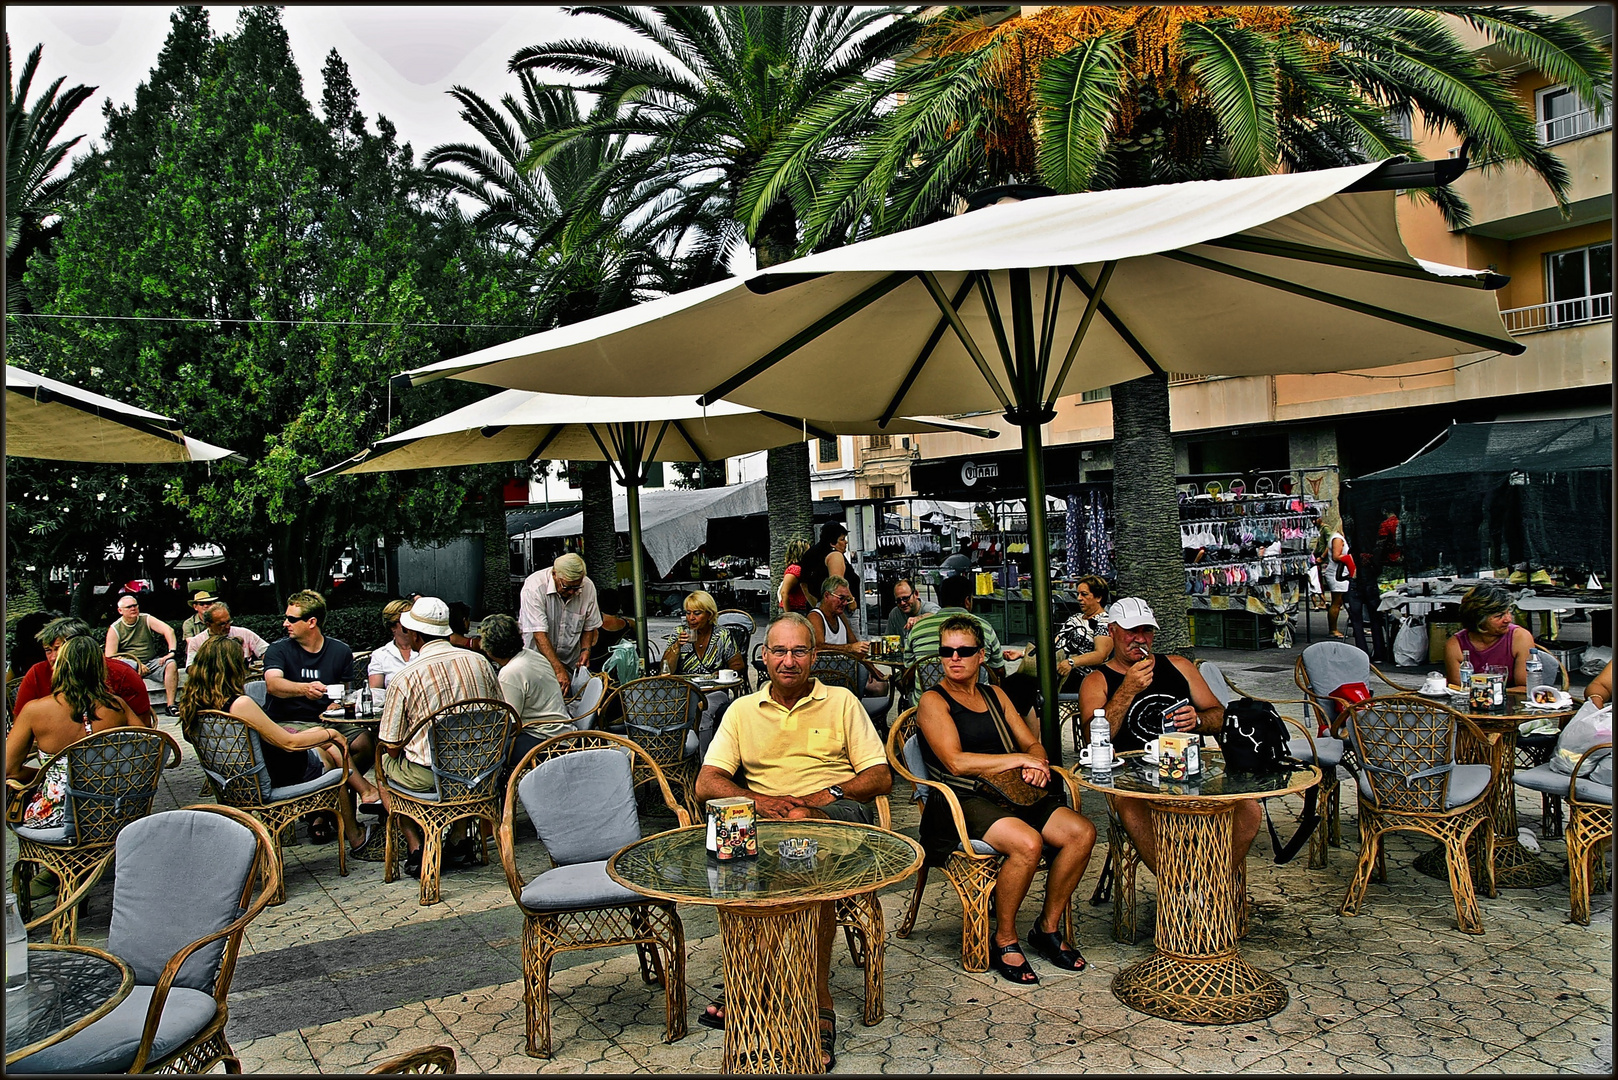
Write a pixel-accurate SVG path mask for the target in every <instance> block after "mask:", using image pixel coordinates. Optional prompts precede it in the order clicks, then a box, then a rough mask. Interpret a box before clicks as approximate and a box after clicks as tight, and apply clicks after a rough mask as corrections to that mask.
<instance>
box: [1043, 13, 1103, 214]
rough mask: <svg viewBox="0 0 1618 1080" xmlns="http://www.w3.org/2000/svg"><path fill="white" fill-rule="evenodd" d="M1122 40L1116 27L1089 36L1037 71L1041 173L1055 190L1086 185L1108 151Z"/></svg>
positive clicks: (1071, 189) (1086, 188) (1066, 190)
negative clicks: (1110, 31)
mask: <svg viewBox="0 0 1618 1080" xmlns="http://www.w3.org/2000/svg"><path fill="white" fill-rule="evenodd" d="M1122 40H1123V34H1122V33H1116V32H1115V33H1107V34H1103V35H1101V36H1099V37H1095V38H1091V39H1090V40H1089V41H1086V42H1084V43H1083V44H1082V45H1080V46H1079V47H1078V48H1076V49H1074V50H1073V51H1071V52H1067V53H1063V54H1062V55H1060V56H1057V57H1054V58H1052V59H1050V60H1048V61H1046V62H1045V65H1044V67H1043V68H1042V69H1041V71H1040V76H1039V83H1038V85H1037V88H1036V93H1037V96H1038V101H1039V104H1040V114H1039V118H1040V120H1041V122H1042V130H1041V134H1040V140H1039V172H1040V175H1041V176H1042V177H1043V178H1044V180H1045V183H1047V184H1049V185H1050V186H1051V187H1053V188H1055V189H1056V190H1057V191H1061V192H1075V191H1086V190H1088V189H1089V187H1090V183H1091V180H1092V179H1093V177H1094V175H1095V169H1096V165H1097V163H1099V162H1100V160H1101V158H1102V156H1103V155H1104V154H1105V152H1106V147H1107V139H1108V135H1109V127H1110V121H1111V119H1112V116H1113V113H1114V111H1115V110H1116V109H1117V106H1118V95H1119V92H1120V90H1121V89H1122V86H1123V68H1122V64H1121V55H1120V49H1119V44H1120V42H1121V41H1122Z"/></svg>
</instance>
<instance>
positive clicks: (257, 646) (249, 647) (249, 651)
mask: <svg viewBox="0 0 1618 1080" xmlns="http://www.w3.org/2000/svg"><path fill="white" fill-rule="evenodd" d="M202 625H203V628H204V629H203V631H202V633H200V634H192V635H191V636H190V637H188V638H186V639H185V654H186V655H187V656H195V655H197V650H198V649H200V648H202V643H203V642H204V641H207V640H208V639H209V638H211V637H229V638H235V639H236V640H237V641H238V642H240V643H241V646H242V656H243V657H245V658H246V659H247V662H248V663H250V664H251V663H252V662H253V661H254V660H259V659H262V658H263V656H264V653H265V652H266V651H267V650H268V649H269V647H270V643H269V642H267V641H265V640H264V639H263V638H261V637H259V636H258V635H257V634H255V633H253V631H251V630H249V629H247V627H245V626H232V625H231V623H230V605H228V604H226V603H225V602H224V601H223V600H215V601H214V602H213V603H212V604H211V605H209V606H208V608H207V609H206V610H205V611H203V613H202Z"/></svg>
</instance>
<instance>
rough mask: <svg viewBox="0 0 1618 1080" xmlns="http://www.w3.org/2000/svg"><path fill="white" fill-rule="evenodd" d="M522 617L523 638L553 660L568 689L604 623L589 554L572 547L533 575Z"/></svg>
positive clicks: (525, 584) (520, 608) (524, 589)
mask: <svg viewBox="0 0 1618 1080" xmlns="http://www.w3.org/2000/svg"><path fill="white" fill-rule="evenodd" d="M517 623H518V626H519V628H520V629H521V630H522V634H523V640H524V642H525V643H528V644H531V646H532V647H533V648H534V649H536V650H537V651H538V652H539V653H540V654H541V655H542V656H544V657H545V659H546V660H549V661H550V665H551V669H552V670H553V671H555V672H556V681H557V682H558V683H560V684H561V685H562V687H563V688H564V689H565V688H567V687H569V686H571V685H572V683H573V672H574V670H575V669H577V668H582V667H585V666H586V665H588V664H589V662H590V649H591V647H592V646H593V645H594V644H595V640H596V631H597V630H599V629H601V607H600V605H599V604H598V603H597V602H596V587H595V583H594V582H593V581H591V580H590V579H589V578H588V577H586V576H585V566H584V559H583V558H581V557H580V556H579V555H577V554H574V553H573V552H568V553H567V554H566V555H561V556H558V557H557V559H556V561H555V562H553V563H552V564H551V565H550V567H549V569H545V570H536V571H534V572H533V573H532V574H530V575H528V580H527V581H525V582H523V585H522V598H521V601H520V602H519V604H518V607H517Z"/></svg>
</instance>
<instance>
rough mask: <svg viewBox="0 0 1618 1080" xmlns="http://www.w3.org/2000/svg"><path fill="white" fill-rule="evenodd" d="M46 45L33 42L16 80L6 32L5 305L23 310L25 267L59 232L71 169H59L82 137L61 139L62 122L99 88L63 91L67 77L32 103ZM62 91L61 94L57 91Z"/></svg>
mask: <svg viewBox="0 0 1618 1080" xmlns="http://www.w3.org/2000/svg"><path fill="white" fill-rule="evenodd" d="M44 51H45V46H43V45H35V46H34V51H33V52H31V53H29V54H28V59H27V61H25V62H24V63H23V66H22V70H21V71H20V72H18V73H17V79H16V81H15V82H13V81H12V78H11V35H10V34H7V35H6V310H7V311H24V310H27V308H28V304H27V301H26V298H25V296H24V294H23V290H22V268H23V267H24V266H26V265H27V264H28V259H29V258H30V257H31V256H32V255H33V254H34V253H35V252H36V251H39V250H41V249H43V248H44V247H45V246H46V245H47V244H48V243H49V242H50V241H51V239H52V238H53V237H54V236H55V234H56V233H57V232H58V231H59V228H58V226H57V225H56V223H54V222H53V223H51V224H49V225H47V224H46V221H47V220H48V219H49V218H50V217H51V215H53V214H54V213H56V212H57V210H58V209H60V207H61V206H62V204H63V202H64V201H65V200H66V199H67V197H68V194H69V192H68V188H69V184H70V183H71V175H70V174H59V173H58V172H57V170H58V169H60V168H61V165H62V163H63V162H64V161H66V160H67V153H68V151H69V150H71V149H73V147H75V146H77V145H78V143H79V140H80V139H82V138H83V136H78V137H76V138H72V139H68V140H66V141H59V140H58V137H59V136H60V135H61V133H62V125H63V124H65V123H67V119H68V117H70V116H72V115H73V112H74V110H75V109H77V108H78V107H79V106H80V105H82V104H84V103H85V102H86V101H88V100H89V98H90V95H91V94H93V93H95V90H96V88H95V87H93V86H75V87H72V88H71V89H69V90H68V91H67V92H66V93H62V92H61V91H62V84H63V83H64V82H66V81H67V80H66V79H57V80H56V81H55V82H53V83H51V85H50V86H49V87H48V88H47V89H46V90H45V92H44V93H42V94H40V95H39V97H37V98H35V99H34V101H33V103H32V104H29V102H28V91H29V88H30V87H31V86H32V85H33V81H34V74H35V72H37V71H38V70H39V59H40V57H41V56H42V55H43V54H44ZM58 95H60V96H58Z"/></svg>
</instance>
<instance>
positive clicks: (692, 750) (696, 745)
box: [685, 731, 702, 757]
mask: <svg viewBox="0 0 1618 1080" xmlns="http://www.w3.org/2000/svg"><path fill="white" fill-rule="evenodd" d="M701 749H702V740H701V739H700V738H699V737H698V736H697V733H696V732H695V731H688V732H686V733H685V756H686V757H696V756H697V752H698V751H699V750H701Z"/></svg>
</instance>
